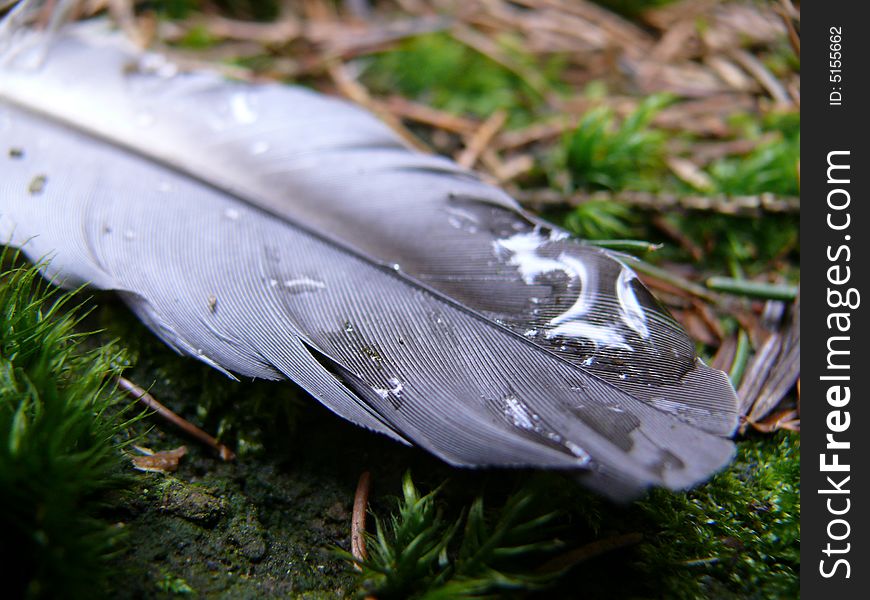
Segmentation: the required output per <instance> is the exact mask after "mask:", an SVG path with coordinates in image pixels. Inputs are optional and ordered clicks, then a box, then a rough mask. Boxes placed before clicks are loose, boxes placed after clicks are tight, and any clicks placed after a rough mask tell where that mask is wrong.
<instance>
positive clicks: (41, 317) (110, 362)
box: [0, 258, 125, 598]
mask: <svg viewBox="0 0 870 600" xmlns="http://www.w3.org/2000/svg"><path fill="white" fill-rule="evenodd" d="M0 262H2V258H0ZM47 287H48V286H47V284H46V283H44V282H42V280H41V279H40V278H39V275H38V274H37V272H36V270H35V269H33V268H12V269H10V270H7V271H5V272H3V273H2V274H0V529H2V531H3V535H2V537H0V561H2V564H3V565H4V567H7V566H9V565H17V566H16V567H15V568H13V569H9V570H7V571H6V572H7V576H6V578H5V580H4V585H5V586H6V590H7V592H8V593H11V594H12V595H13V596H16V597H57V596H59V595H63V596H65V597H71V598H76V597H83V596H85V595H88V594H89V593H93V591H94V590H98V589H99V586H100V585H101V583H102V581H103V579H104V578H105V576H106V571H105V568H104V565H105V561H106V559H107V557H108V555H109V554H110V553H111V552H112V551H114V549H115V548H116V545H117V542H118V536H119V531H118V530H117V529H115V528H113V527H112V526H110V525H108V524H107V523H105V522H103V521H101V520H99V519H98V513H99V511H100V509H101V507H102V506H103V501H104V497H105V494H106V492H107V491H109V490H112V489H115V488H117V487H118V486H119V485H120V484H121V479H120V477H119V476H118V466H119V459H120V454H119V453H118V451H117V447H116V445H115V443H114V442H113V437H114V436H115V435H116V434H118V432H119V431H120V430H121V429H122V427H123V426H124V424H123V423H122V422H121V419H120V417H119V415H118V414H117V406H118V404H119V398H118V396H117V394H116V393H115V392H114V388H113V384H112V381H111V377H112V376H113V375H116V374H118V373H119V372H120V369H121V366H122V365H123V364H124V362H125V359H124V357H123V355H122V354H121V353H119V352H118V350H117V349H116V348H114V347H113V346H106V347H100V348H97V349H95V350H91V351H86V350H84V349H83V346H82V341H83V338H84V335H83V334H79V333H76V332H75V331H74V327H75V325H76V322H77V317H76V316H75V311H73V312H72V313H70V312H68V308H69V307H68V306H66V305H67V304H69V301H70V296H69V295H68V294H62V293H60V292H58V291H57V290H53V291H50V290H48V289H47Z"/></svg>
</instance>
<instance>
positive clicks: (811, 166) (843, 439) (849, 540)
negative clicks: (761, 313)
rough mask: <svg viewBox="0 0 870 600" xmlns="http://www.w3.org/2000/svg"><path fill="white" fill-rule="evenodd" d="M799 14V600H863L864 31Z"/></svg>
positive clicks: (868, 372)
mask: <svg viewBox="0 0 870 600" xmlns="http://www.w3.org/2000/svg"><path fill="white" fill-rule="evenodd" d="M801 8H802V11H801V13H802V14H801V80H802V93H801V108H802V112H803V113H804V114H803V116H802V121H801V125H802V137H801V141H802V148H801V272H802V273H801V303H802V310H801V315H802V317H801V326H802V327H801V329H802V336H801V337H802V344H801V354H802V359H806V360H802V365H801V366H802V369H801V446H802V452H801V455H802V464H801V596H802V597H803V598H808V599H815V598H823V599H826V600H828V599H837V600H847V599H850V598H856V599H857V598H862V599H863V598H868V597H870V530H868V513H867V509H868V508H870V504H868V496H870V491H868V490H870V409H868V406H870V397H868V387H870V386H868V381H870V350H868V348H867V344H868V343H870V339H868V338H867V336H866V333H867V332H866V323H867V314H868V311H870V289H868V288H867V285H866V283H865V282H866V279H867V271H868V261H870V253H868V246H870V209H868V203H870V151H868V150H870V140H868V136H870V116H868V115H870V94H868V81H867V79H868V65H870V22H868V20H867V19H865V18H864V17H863V14H862V13H864V12H865V11H864V10H863V9H864V8H866V3H864V2H854V1H850V0H833V1H832V0H828V1H826V2H806V3H803V4H802V6H801Z"/></svg>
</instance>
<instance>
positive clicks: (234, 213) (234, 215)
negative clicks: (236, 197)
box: [224, 208, 240, 221]
mask: <svg viewBox="0 0 870 600" xmlns="http://www.w3.org/2000/svg"><path fill="white" fill-rule="evenodd" d="M224 216H225V217H226V218H227V219H229V220H230V221H237V220H238V219H239V216H240V215H239V211H238V210H236V209H235V208H227V209H225V210H224Z"/></svg>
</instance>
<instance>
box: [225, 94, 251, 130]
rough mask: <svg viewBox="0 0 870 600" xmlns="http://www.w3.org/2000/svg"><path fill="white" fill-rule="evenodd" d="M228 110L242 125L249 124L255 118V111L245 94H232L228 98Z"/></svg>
mask: <svg viewBox="0 0 870 600" xmlns="http://www.w3.org/2000/svg"><path fill="white" fill-rule="evenodd" d="M230 110H231V111H232V114H233V117H234V118H235V119H236V121H237V122H239V123H241V124H243V125H250V124H251V123H254V122H255V121H256V120H257V113H256V112H254V109H253V107H252V106H251V102H250V98H249V97H248V95H247V94H244V93H241V92H239V93H236V94H233V95H232V97H231V98H230Z"/></svg>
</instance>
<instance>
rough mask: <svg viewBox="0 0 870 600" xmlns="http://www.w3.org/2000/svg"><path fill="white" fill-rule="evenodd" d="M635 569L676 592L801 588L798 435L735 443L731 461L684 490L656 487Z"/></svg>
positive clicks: (790, 591) (759, 592)
mask: <svg viewBox="0 0 870 600" xmlns="http://www.w3.org/2000/svg"><path fill="white" fill-rule="evenodd" d="M640 509H641V510H642V511H643V512H644V513H645V514H646V515H647V516H648V517H649V518H650V519H651V520H652V521H653V523H654V526H653V529H652V531H651V535H650V536H649V537H648V540H649V541H648V542H647V543H646V544H644V545H643V546H642V547H641V548H640V555H641V557H642V561H641V563H640V569H641V571H643V572H644V573H645V578H646V579H647V580H648V581H649V582H650V583H654V585H653V586H652V587H653V589H658V590H669V592H668V595H669V596H671V597H680V598H693V597H694V598H701V597H704V598H709V597H723V596H725V597H728V596H731V597H743V598H749V597H752V598H796V597H798V595H799V589H800V582H799V578H800V438H799V437H798V436H796V435H791V434H785V433H780V434H778V435H776V436H775V437H773V438H766V439H762V440H750V441H745V442H742V443H741V444H740V446H739V454H738V458H737V460H736V462H735V464H734V465H732V467H731V468H730V469H728V470H727V471H725V472H724V473H721V474H720V475H718V476H717V477H716V478H715V479H713V480H712V481H711V482H710V483H709V484H707V485H706V486H704V487H701V488H699V489H697V490H694V491H691V492H689V493H686V494H672V493H668V492H665V491H662V490H656V491H654V492H653V493H652V494H651V495H650V497H649V498H648V499H646V500H645V501H643V502H642V503H640Z"/></svg>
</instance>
